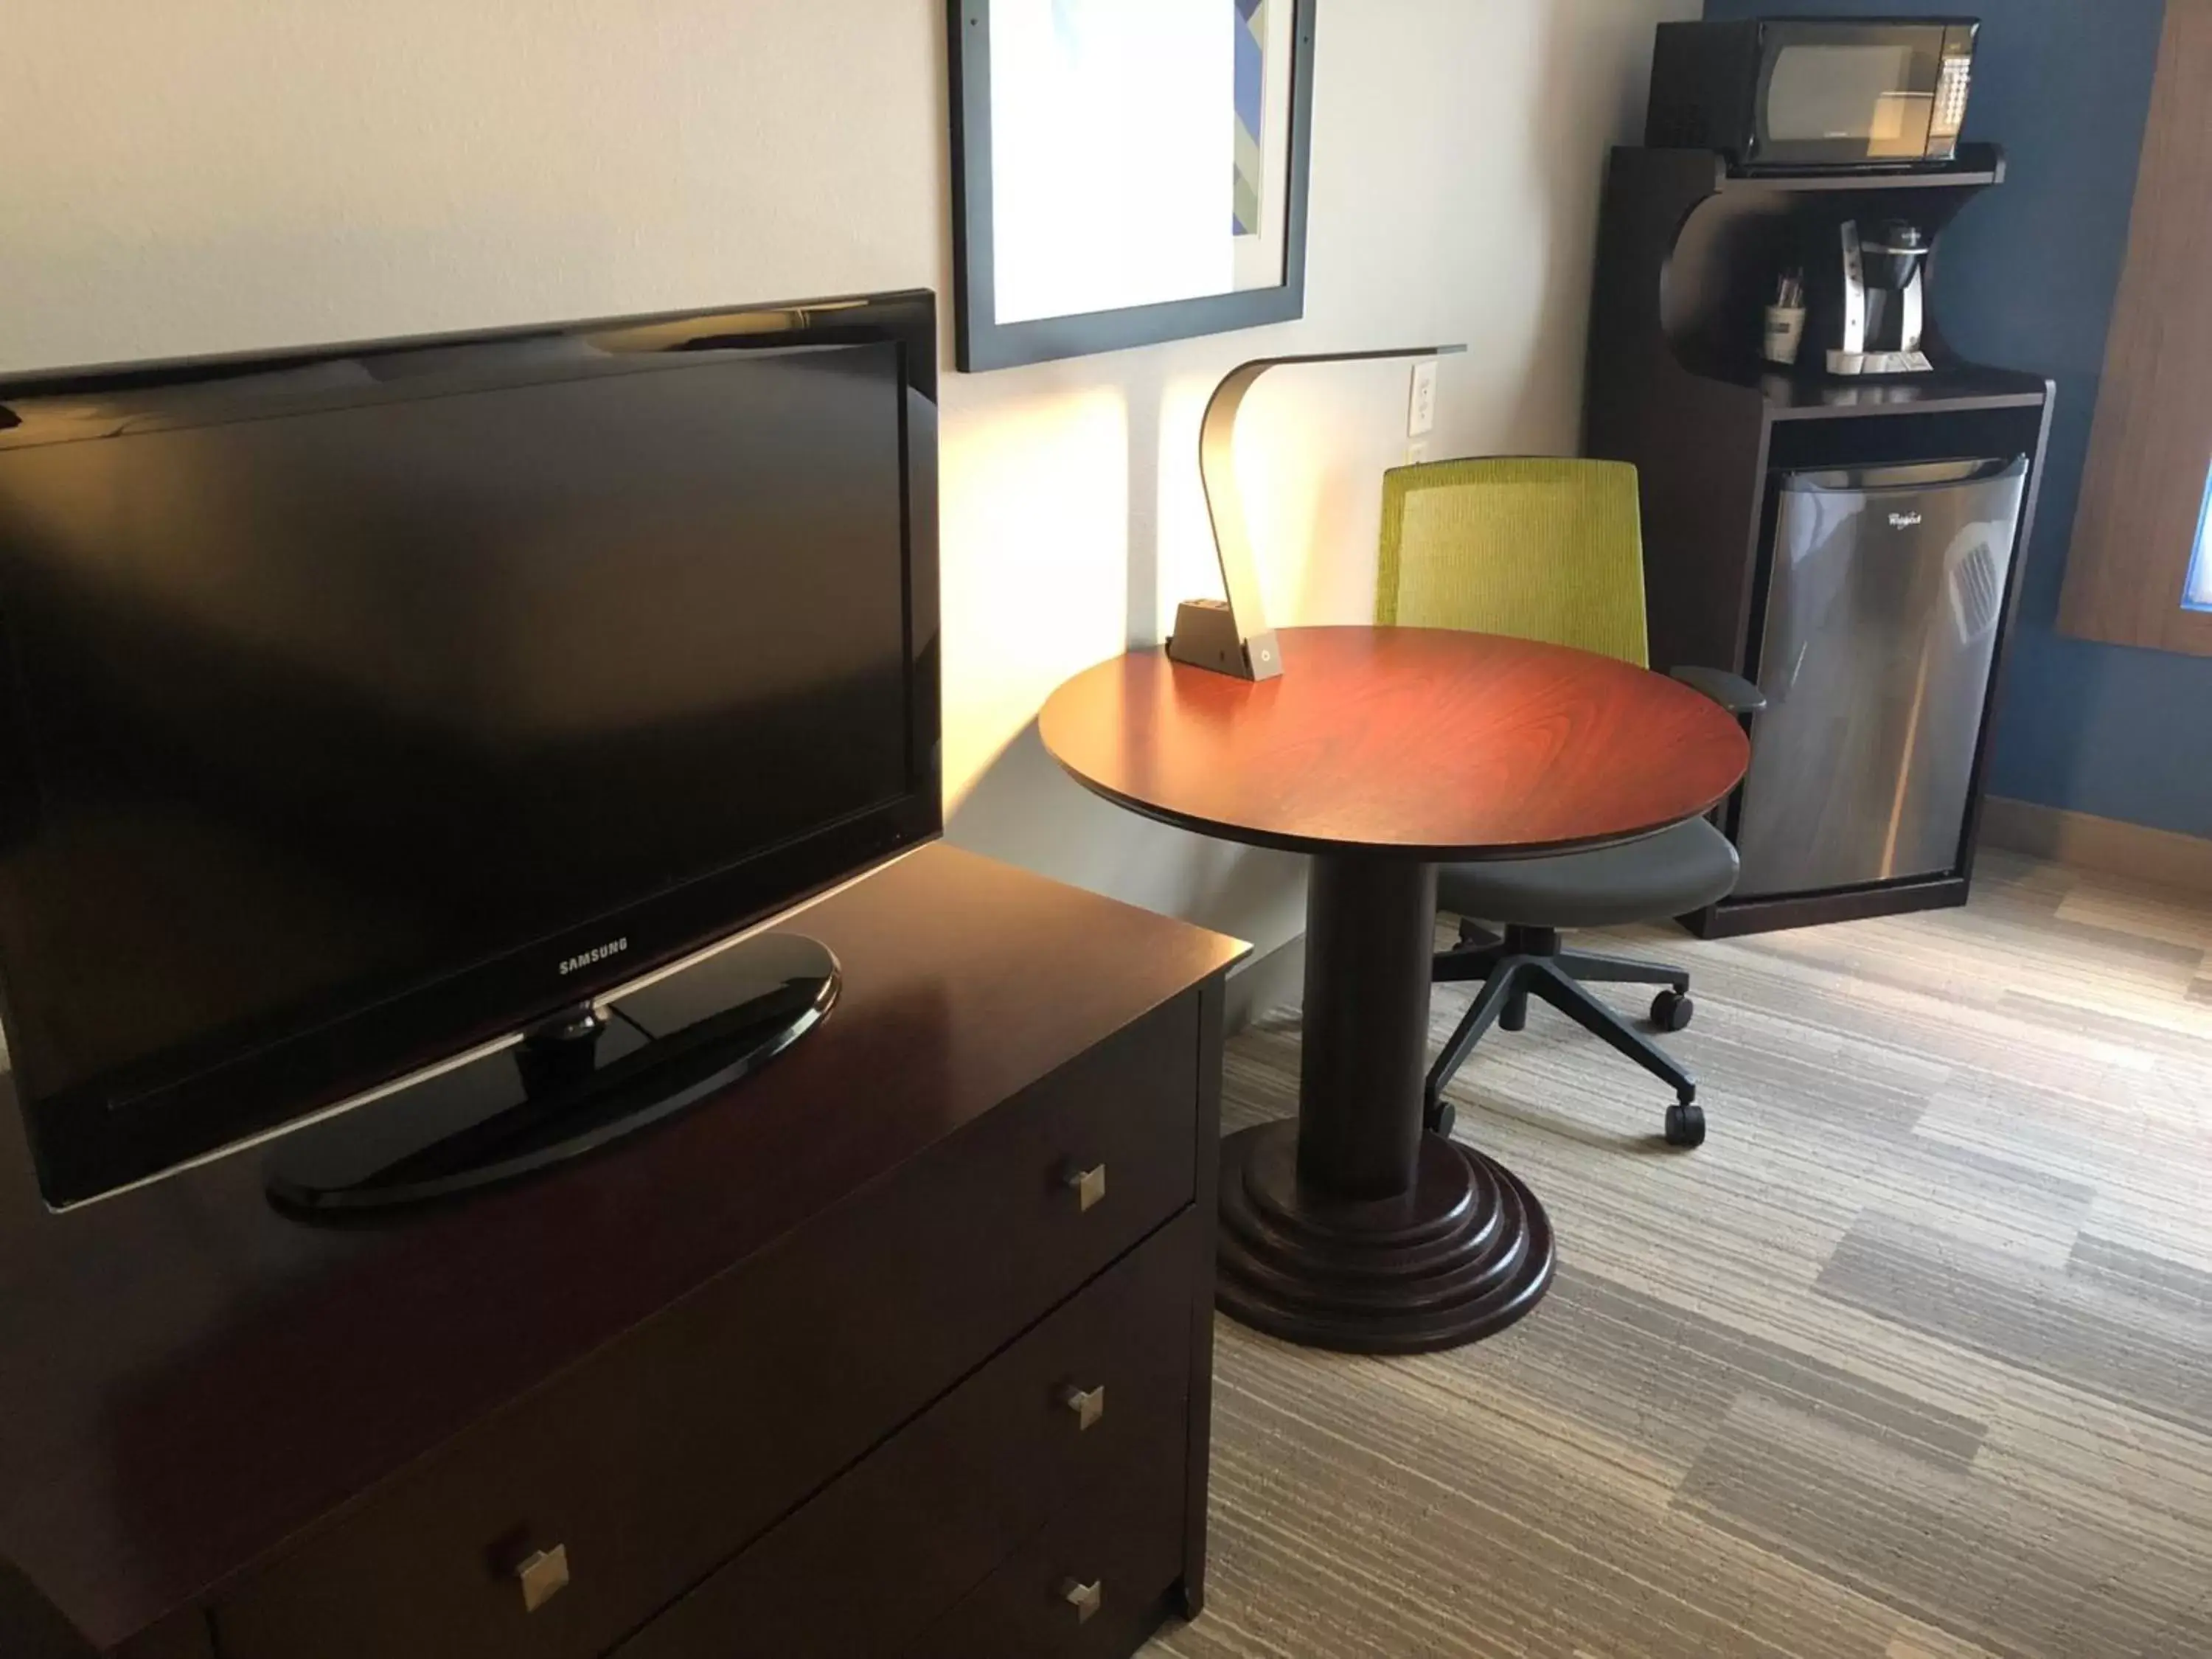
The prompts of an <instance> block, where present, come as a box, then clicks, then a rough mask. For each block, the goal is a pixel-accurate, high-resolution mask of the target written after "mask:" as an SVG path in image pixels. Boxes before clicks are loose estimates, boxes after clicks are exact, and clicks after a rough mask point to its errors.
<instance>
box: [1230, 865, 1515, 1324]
mask: <svg viewBox="0 0 2212 1659" xmlns="http://www.w3.org/2000/svg"><path fill="white" fill-rule="evenodd" d="M1436 899H1437V872H1436V866H1434V865H1431V864H1422V863H1419V862H1417V861H1415V860H1404V859H1388V858H1376V857H1367V856H1361V855H1358V854H1339V855H1334V856H1330V857H1325V858H1316V859H1315V860H1313V871H1312V880H1311V886H1310V893H1309V896H1308V899H1307V932H1306V990H1305V1017H1304V1027H1305V1035H1304V1052H1303V1055H1302V1058H1301V1060H1300V1078H1299V1099H1298V1115H1297V1120H1296V1121H1282V1122H1277V1123H1269V1124H1263V1125H1261V1127H1257V1128H1252V1129H1245V1130H1242V1131H1240V1132H1239V1133H1236V1134H1234V1135H1231V1137H1229V1139H1227V1140H1225V1141H1224V1142H1223V1143H1222V1148H1221V1243H1220V1261H1221V1267H1220V1282H1219V1287H1218V1301H1219V1304H1220V1305H1221V1307H1222V1309H1223V1310H1225V1311H1226V1312H1227V1313H1228V1314H1229V1315H1230V1316H1231V1317H1233V1318H1235V1319H1237V1320H1239V1321H1241V1322H1243V1323H1245V1324H1247V1325H1249V1326H1252V1327H1253V1328H1255V1329H1257V1330H1262V1331H1266V1332H1267V1333H1268V1334H1271V1335H1274V1336H1279V1337H1282V1338H1284V1339H1285V1340H1288V1341H1292V1342H1298V1343H1304V1344H1305V1345H1307V1346H1311V1347H1321V1348H1334V1349H1339V1350H1341V1351H1344V1352H1353V1353H1419V1352H1429V1351H1431V1350H1434V1349H1437V1348H1451V1347H1457V1346H1460V1345H1461V1344H1462V1343H1466V1342H1472V1341H1474V1340H1477V1339H1479V1338H1480V1337H1484V1336H1487V1335H1489V1334H1491V1333H1492V1332H1493V1331H1497V1330H1499V1329H1502V1328H1504V1327H1505V1326H1507V1325H1510V1324H1511V1323H1512V1322H1514V1321H1515V1320H1516V1319H1518V1318H1520V1317H1521V1316H1522V1315H1523V1314H1525V1313H1527V1312H1528V1310H1530V1309H1531V1308H1533V1307H1534V1306H1535V1305H1536V1304H1537V1302H1538V1301H1539V1300H1540V1299H1541V1297H1543V1294H1544V1292H1545V1291H1546V1290H1547V1288H1548V1287H1549V1285H1550V1284H1551V1280H1552V1260H1553V1257H1552V1228H1551V1223H1550V1222H1549V1221H1548V1220H1547V1218H1546V1217H1545V1215H1544V1210H1543V1206H1541V1204H1539V1203H1538V1202H1537V1201H1536V1199H1535V1197H1534V1194H1531V1193H1530V1192H1529V1191H1528V1188H1526V1187H1524V1186H1522V1184H1521V1182H1520V1181H1519V1180H1518V1179H1516V1177H1515V1176H1513V1175H1512V1174H1511V1172H1510V1171H1509V1170H1505V1169H1504V1168H1503V1167H1502V1166H1501V1165H1499V1164H1496V1163H1493V1162H1492V1160H1490V1159H1489V1158H1485V1157H1484V1156H1483V1155H1482V1154H1481V1153H1480V1152H1474V1151H1473V1150H1472V1149H1470V1148H1468V1147H1465V1146H1460V1145H1459V1144H1457V1143H1456V1142H1455V1141H1450V1140H1447V1139H1443V1138H1442V1137H1440V1136H1437V1135H1432V1134H1428V1133H1424V1132H1423V1130H1422V1127H1421V1079H1422V1073H1423V1069H1424V1067H1425V1064H1426V1061H1427V1058H1428V1025H1429V958H1430V955H1431V951H1432V950H1433V948H1434V947H1433V939H1434V936H1435V931H1436V914H1437V907H1436Z"/></svg>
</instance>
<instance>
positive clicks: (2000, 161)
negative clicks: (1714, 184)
mask: <svg viewBox="0 0 2212 1659" xmlns="http://www.w3.org/2000/svg"><path fill="white" fill-rule="evenodd" d="M1696 153H1699V154H1702V153H1704V152H1696ZM1714 159H1715V161H1717V163H1719V165H1720V178H1719V179H1718V187H1719V188H1720V189H1721V190H1723V191H1758V190H1765V191H1839V190H1857V191H1869V190H1957V189H1962V188H1963V189H1968V190H1982V189H1986V188H1988V187H1989V186H1990V185H2001V184H2002V183H2003V182H2004V176H2005V159H2004V152H2003V151H2002V149H1998V148H1997V146H1996V145H1995V144H1961V145H1960V147H1959V157H1958V160H1957V161H1953V162H1951V163H1950V164H1949V165H1948V166H1945V167H1914V168H1911V170H1909V171H1908V170H1905V169H1899V171H1897V172H1894V173H1845V172H1837V171H1823V172H1818V173H1741V172H1736V171H1733V170H1731V169H1730V168H1729V167H1728V166H1727V164H1726V163H1725V161H1722V160H1721V158H1719V157H1717V156H1716V157H1715V158H1714Z"/></svg>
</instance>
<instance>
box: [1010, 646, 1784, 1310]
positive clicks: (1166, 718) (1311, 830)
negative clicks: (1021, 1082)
mask: <svg viewBox="0 0 2212 1659" xmlns="http://www.w3.org/2000/svg"><path fill="white" fill-rule="evenodd" d="M1279 640H1280V643H1281V647H1282V655H1283V673H1282V677H1281V678H1279V679H1273V680H1264V681H1261V682H1260V683H1258V684H1251V683H1249V682H1246V681H1243V680H1239V679H1233V678H1230V677H1228V676H1226V675H1223V674H1216V673H1211V672H1209V671H1206V670H1205V669H1200V668H1190V667H1185V666H1183V665H1180V664H1176V663H1172V662H1170V661H1169V660H1168V659H1167V657H1166V655H1165V654H1164V653H1161V652H1157V651H1147V652H1139V653H1132V654H1131V655H1128V656H1126V657H1121V658H1117V659H1114V660H1112V661H1109V662H1104V663H1101V664H1100V665H1098V666H1097V667H1096V668H1092V669H1090V670H1088V671H1085V672H1084V673H1081V674H1079V675H1077V676H1076V677H1075V678H1073V679H1072V680H1070V681H1068V682H1067V684H1065V685H1063V686H1061V687H1060V690H1057V691H1056V692H1054V694H1053V696H1052V698H1051V700H1050V701H1049V702H1047V703H1046V705H1045V708H1044V713H1043V714H1042V716H1041V717H1040V720H1039V726H1040V729H1041V731H1042V736H1043V738H1044V744H1045V747H1046V748H1047V749H1048V750H1050V751H1051V753H1052V755H1053V757H1054V758H1055V759H1056V760H1058V761H1059V762H1060V765H1061V766H1063V767H1065V768H1066V769H1067V771H1068V772H1069V773H1071V774H1072V775H1073V776H1074V777H1075V779H1076V780H1077V781H1079V782H1080V783H1082V784H1083V785H1085V787H1088V788H1090V789H1091V790H1094V791H1096V792H1097V793H1099V794H1101V795H1103V796H1104V797H1105V798H1106V799H1109V800H1111V801H1115V802H1116V803H1118V804H1119V805H1123V806H1126V807H1127V808H1128V809H1130V810H1131V811H1135V812H1141V813H1143V814H1144V815H1145V816H1146V817H1152V818H1158V819H1159V820H1161V821H1162V822H1164V823H1173V824H1177V825H1181V826H1182V827H1183V828H1185V829H1196V830H1200V831H1202V832H1204V833H1205V834H1207V835H1211V836H1221V837H1224V838H1225V839H1228V840H1231V841H1238V842H1249V843H1251V844H1253V845H1255V846H1260V847H1275V848H1286V849H1288V850H1290V851H1293V852H1300V853H1307V854H1311V855H1312V858H1313V870H1312V878H1311V883H1310V890H1309V896H1308V900H1307V906H1308V908H1307V931H1306V980H1305V1009H1304V1046H1303V1053H1302V1055H1301V1058H1300V1062H1299V1071H1300V1075H1299V1090H1298V1115H1297V1119H1296V1121H1282V1122H1277V1123H1270V1124H1265V1125H1262V1126H1261V1127H1257V1128H1252V1129H1245V1130H1243V1131H1241V1132H1239V1133H1237V1134H1234V1135H1231V1136H1230V1137H1229V1138H1228V1139H1226V1140H1225V1141H1224V1142H1223V1143H1222V1149H1221V1221H1222V1228H1221V1269H1220V1273H1221V1277H1220V1285H1219V1299H1220V1304H1221V1306H1222V1307H1223V1308H1224V1309H1225V1310H1226V1311H1227V1312H1228V1313H1230V1314H1231V1316H1234V1317H1236V1318H1237V1319H1239V1320H1241V1321H1243V1322H1244V1323H1246V1324H1248V1325H1251V1326H1254V1327H1255V1328H1258V1329H1261V1330H1263V1331H1267V1332H1269V1333H1271V1334H1274V1335H1277V1336H1280V1337H1284V1338H1286V1339H1288V1340H1291V1341H1294V1342H1302V1343H1306V1344H1309V1345H1310V1346H1319V1347H1328V1348H1336V1349H1342V1350H1347V1351H1351V1352H1370V1353H1385V1352H1395V1353H1407V1352H1424V1351H1427V1350H1431V1349H1436V1348H1447V1347H1453V1346H1457V1345H1459V1344H1461V1343H1463V1342H1471V1341H1474V1340H1476V1339H1477V1338H1479V1337H1482V1336H1486V1335H1488V1334H1490V1333H1492V1332H1493V1331H1496V1330H1498V1329H1499V1328H1502V1327H1504V1326H1505V1325H1508V1324H1510V1323H1511V1322H1513V1321H1514V1320H1516V1319H1518V1318H1519V1317H1520V1316H1522V1315H1523V1314H1525V1313H1527V1312H1528V1310H1529V1309H1530V1308H1532V1307H1534V1305H1535V1304H1536V1302H1537V1301H1538V1299H1539V1298H1540V1297H1542V1295H1543V1294H1544V1291H1545V1289H1546V1287H1547V1285H1549V1284H1550V1282H1551V1276H1552V1259H1553V1257H1552V1231H1551V1224H1550V1222H1549V1221H1548V1220H1547V1218H1546V1217H1545V1215H1544V1211H1543V1206H1541V1204H1539V1203H1538V1202H1537V1201H1536V1199H1535V1196H1534V1194H1531V1193H1530V1192H1529V1191H1528V1188H1526V1187H1524V1186H1523V1185H1522V1183H1521V1182H1520V1181H1519V1180H1518V1179H1517V1178H1516V1177H1515V1176H1513V1175H1512V1174H1511V1172H1510V1171H1509V1170H1505V1169H1504V1168H1503V1167H1502V1166H1501V1165H1499V1164H1497V1163H1496V1162H1494V1161H1493V1160H1492V1159H1490V1158H1486V1157H1484V1156H1483V1155H1482V1154H1481V1153H1480V1152H1475V1151H1474V1150H1473V1149H1471V1148H1469V1147H1466V1146H1461V1145H1459V1144H1457V1143H1456V1142H1454V1141H1450V1140H1447V1139H1443V1138H1442V1137H1439V1136H1437V1135H1432V1134H1429V1133H1425V1131H1424V1130H1423V1128H1422V1127H1421V1079H1422V1074H1423V1071H1424V1068H1425V1064H1426V1060H1427V1054H1428V1031H1429V961H1430V957H1431V952H1432V951H1433V949H1434V939H1435V933H1436V908H1437V865H1438V864H1439V863H1445V862H1450V863H1459V862H1464V861H1468V860H1481V859H1510V858H1526V857H1529V856H1533V855H1536V854H1546V853H1557V852H1563V851H1567V850H1570V849H1573V848H1591V847H1603V846H1609V845H1612V844H1614V843H1617V842H1625V841H1632V840H1634V839H1636V838H1637V837H1638V836H1647V835H1651V834H1654V833H1656V831H1658V830H1661V829H1667V828H1668V827H1669V826H1670V825H1673V824H1676V823H1682V822H1683V821H1685V820H1686V819H1689V818H1693V817H1699V816H1701V815H1702V814H1704V813H1705V812H1707V811H1711V808H1712V807H1713V806H1714V805H1716V804H1717V802H1719V801H1720V800H1721V799H1723V798H1724V797H1725V796H1726V795H1727V794H1728V793H1729V791H1730V790H1731V789H1733V788H1734V787H1735V785H1736V783H1737V781H1739V780H1740V779H1741V777H1742V776H1743V773H1744V769H1745V767H1746V766H1747V764H1748V763H1749V761H1750V757H1751V750H1750V744H1749V743H1748V742H1747V739H1746V738H1745V736H1744V733H1743V729H1742V727H1741V726H1740V725H1739V724H1738V723H1737V721H1736V720H1735V717H1734V716H1733V715H1731V714H1728V713H1727V712H1726V711H1724V710H1723V709H1722V708H1719V707H1718V706H1717V705H1716V704H1714V703H1713V702H1710V701H1708V700H1707V699H1706V698H1705V697H1703V696H1699V694H1698V693H1697V692H1695V691H1692V690H1690V689H1688V688H1687V687H1686V686H1683V685H1680V684H1675V683H1674V681H1672V680H1668V679H1666V678H1662V677H1661V676H1659V675H1657V674H1653V673H1650V672H1647V671H1644V670H1643V669H1640V668H1635V667H1632V666H1631V665H1628V664H1626V663H1622V662H1618V661H1615V660H1614V659H1612V658H1609V657H1601V656H1595V655H1593V654H1591V653H1589V652H1584V651H1573V650H1569V649H1567V648H1566V647H1562V646H1554V645H1540V644H1536V643H1534V642H1531V641H1525V640H1516V639H1507V638H1502V637H1500V636H1498V635H1488V634H1467V633H1458V632H1454V631H1449V630H1446V629H1420V628H1297V629H1284V630H1283V631H1282V632H1281V634H1280V635H1279Z"/></svg>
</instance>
